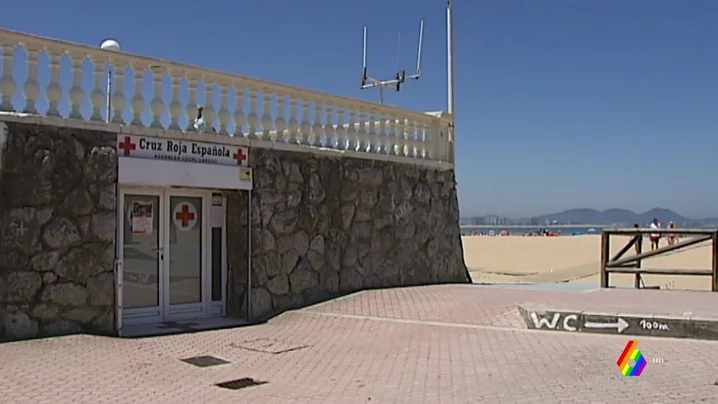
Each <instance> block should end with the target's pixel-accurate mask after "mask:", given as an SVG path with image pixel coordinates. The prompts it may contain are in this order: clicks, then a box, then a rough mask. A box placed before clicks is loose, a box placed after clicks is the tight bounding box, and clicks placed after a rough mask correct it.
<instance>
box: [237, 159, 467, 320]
mask: <svg viewBox="0 0 718 404" xmlns="http://www.w3.org/2000/svg"><path fill="white" fill-rule="evenodd" d="M249 164H250V166H252V167H253V168H254V191H253V194H252V209H251V224H252V240H251V241H252V288H251V290H252V302H253V303H252V317H253V318H262V317H266V316H268V315H271V314H273V313H277V312H280V311H282V310H286V309H289V308H294V307H300V306H304V305H307V304H311V303H314V302H317V301H320V300H324V299H327V298H329V297H332V296H337V295H340V294H346V293H350V292H355V291H357V290H361V289H365V288H379V287H392V286H408V285H421V284H432V283H444V282H467V275H466V274H467V271H466V265H465V264H464V257H463V249H462V244H461V233H460V229H459V206H458V200H457V195H456V186H455V180H454V173H453V171H436V170H431V169H424V168H418V167H415V166H412V165H408V164H398V163H390V162H377V161H371V160H363V159H353V158H344V157H341V158H329V157H319V156H313V155H310V154H305V153H301V154H300V153H291V152H280V151H275V150H264V149H257V148H253V149H251V150H250V156H249ZM247 197H248V196H247V193H246V192H244V193H240V192H233V193H230V194H229V198H228V218H229V225H228V244H229V245H228V248H229V252H230V254H229V257H228V258H229V259H228V262H229V267H230V279H229V306H228V309H229V312H230V313H231V314H235V315H240V316H243V315H244V313H245V311H244V310H245V309H246V308H245V306H244V304H245V301H246V289H247V288H246V279H247V266H248V263H247V257H246V251H247V250H246V243H247V219H248V218H247V214H246V212H247V209H246V206H247V199H246V198H247Z"/></svg>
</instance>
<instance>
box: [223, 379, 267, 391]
mask: <svg viewBox="0 0 718 404" xmlns="http://www.w3.org/2000/svg"><path fill="white" fill-rule="evenodd" d="M267 383H269V382H266V381H263V380H254V379H252V378H251V377H243V378H241V379H234V380H230V381H227V382H222V383H217V384H215V386H217V387H221V388H223V389H229V390H239V389H244V388H247V387H252V386H261V385H262V384H267Z"/></svg>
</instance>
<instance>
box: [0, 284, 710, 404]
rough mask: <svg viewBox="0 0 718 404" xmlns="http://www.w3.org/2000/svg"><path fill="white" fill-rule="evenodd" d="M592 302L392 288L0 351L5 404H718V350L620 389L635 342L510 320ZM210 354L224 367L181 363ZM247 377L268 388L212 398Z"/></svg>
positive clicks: (656, 348)
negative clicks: (283, 309) (158, 331)
mask: <svg viewBox="0 0 718 404" xmlns="http://www.w3.org/2000/svg"><path fill="white" fill-rule="evenodd" d="M644 292H647V291H638V292H634V293H639V294H640V293H644ZM593 293H595V292H546V291H529V290H520V289H495V288H482V287H479V286H471V285H467V286H458V285H457V286H431V287H420V288H407V289H388V290H381V291H369V292H362V293H358V294H354V295H351V296H348V297H345V298H343V299H339V300H335V301H331V302H328V303H325V304H322V305H318V306H314V307H310V308H307V309H303V310H300V311H295V312H289V313H286V314H284V315H282V316H279V317H277V318H275V319H273V320H272V321H270V322H269V323H267V324H263V325H258V326H253V327H243V328H235V329H227V330H220V331H209V332H201V333H195V334H184V335H175V336H166V337H154V338H146V339H117V338H104V337H92V336H84V335H81V336H71V337H63V338H50V339H43V340H35V341H25V342H18V343H6V344H0V403H3V404H5V403H7V404H22V403H28V404H29V403H33V404H40V403H93V404H100V403H118V404H119V403H123V404H125V403H138V404H140V403H142V404H144V403H173V404H177V403H193V404H196V403H262V404H270V403H332V404H333V403H337V404H339V403H411V404H415V403H416V404H418V403H431V404H436V403H446V404H451V403H484V402H485V403H635V402H640V403H659V402H660V403H666V402H680V403H695V402H706V403H708V402H715V400H716V397H717V396H718V386H716V385H714V382H715V381H716V378H717V377H718V344H716V343H713V342H703V341H692V340H677V339H656V338H644V339H641V340H640V345H639V347H640V348H641V350H642V351H643V354H644V355H645V356H646V358H647V360H648V365H647V367H646V369H645V370H644V372H643V375H642V376H640V377H624V376H622V375H621V374H620V372H619V370H618V368H617V366H616V360H617V358H618V356H619V355H620V354H621V352H622V350H623V348H624V346H625V345H626V342H627V338H626V337H616V336H603V335H595V334H568V333H552V332H545V331H533V330H528V329H526V328H525V324H524V322H523V321H522V320H521V318H520V317H519V315H518V312H517V310H516V309H515V306H516V304H518V303H522V302H528V301H532V302H538V301H544V302H546V303H550V302H553V301H557V300H560V301H564V300H571V299H585V298H586V296H588V295H592V294H593ZM590 298H591V299H596V297H593V296H591V297H590ZM639 300H642V301H645V297H644V298H641V299H639ZM204 355H209V356H214V357H217V358H221V359H223V360H225V361H228V362H229V363H227V364H224V365H218V366H211V367H204V368H202V367H196V366H192V365H190V364H187V363H184V362H182V361H180V359H183V358H188V357H194V356H204ZM654 359H655V360H658V361H662V362H663V363H660V364H658V363H653V361H654ZM239 378H254V379H255V380H259V381H266V382H267V384H263V385H259V386H255V387H249V388H245V389H240V390H228V389H222V388H219V387H216V386H214V385H215V384H216V383H221V382H225V381H229V380H233V379H239Z"/></svg>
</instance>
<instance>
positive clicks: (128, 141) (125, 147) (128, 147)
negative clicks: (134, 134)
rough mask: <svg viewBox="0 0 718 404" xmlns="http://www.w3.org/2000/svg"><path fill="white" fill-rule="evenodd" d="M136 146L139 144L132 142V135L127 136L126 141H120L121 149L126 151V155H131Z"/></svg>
mask: <svg viewBox="0 0 718 404" xmlns="http://www.w3.org/2000/svg"><path fill="white" fill-rule="evenodd" d="M136 148H137V144H135V143H132V138H131V137H130V136H125V141H124V142H120V149H122V150H123V151H124V155H125V156H129V155H130V152H131V151H132V150H135V149H136Z"/></svg>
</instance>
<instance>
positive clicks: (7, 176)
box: [0, 122, 117, 340]
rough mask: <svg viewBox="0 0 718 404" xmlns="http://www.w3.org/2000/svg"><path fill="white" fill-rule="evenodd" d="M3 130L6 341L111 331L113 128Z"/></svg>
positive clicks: (1, 328)
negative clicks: (106, 129) (98, 130)
mask: <svg viewBox="0 0 718 404" xmlns="http://www.w3.org/2000/svg"><path fill="white" fill-rule="evenodd" d="M0 130H4V133H3V134H1V135H0V136H1V139H2V140H3V141H2V142H0V146H3V143H4V147H0V153H1V157H0V340H14V339H24V338H33V337H38V336H44V335H61V334H69V333H75V332H92V333H100V334H111V333H113V332H114V329H115V325H114V312H115V291H114V273H113V271H114V260H115V233H116V232H115V226H116V222H117V215H116V205H117V204H116V191H117V185H116V183H117V156H116V152H115V146H114V145H115V135H114V134H110V133H106V132H95V131H89V130H81V129H68V128H57V127H44V126H38V125H29V124H20V123H12V122H6V123H4V124H0Z"/></svg>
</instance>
